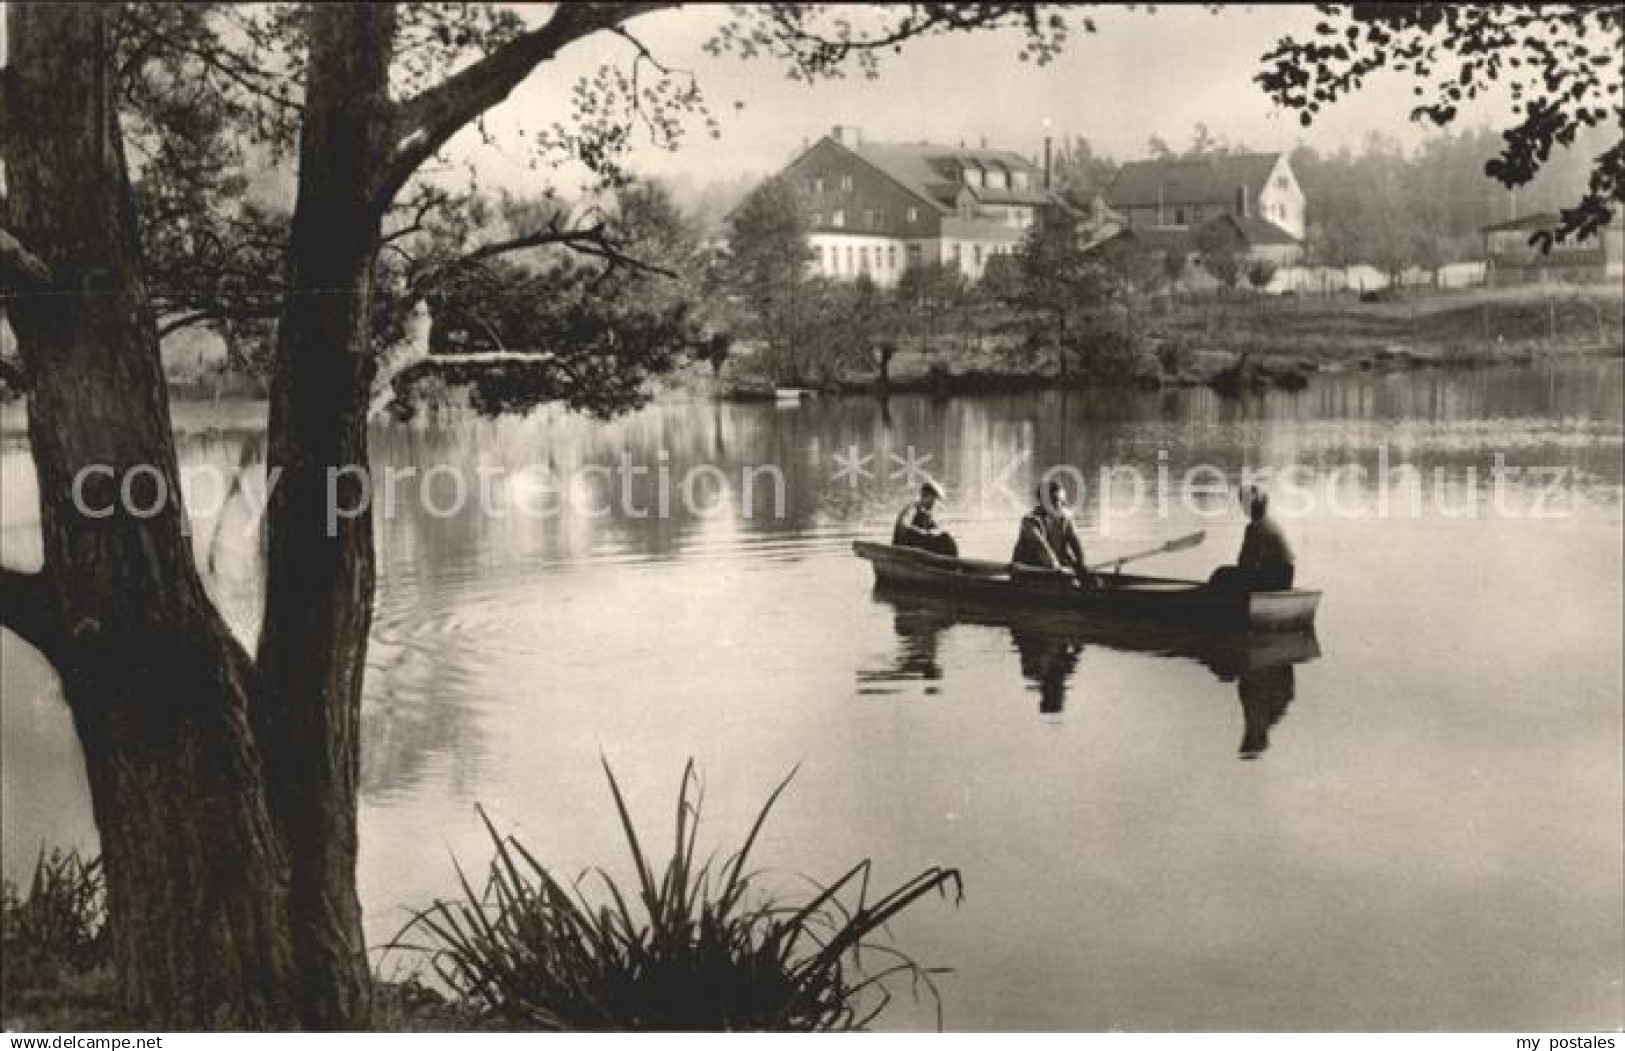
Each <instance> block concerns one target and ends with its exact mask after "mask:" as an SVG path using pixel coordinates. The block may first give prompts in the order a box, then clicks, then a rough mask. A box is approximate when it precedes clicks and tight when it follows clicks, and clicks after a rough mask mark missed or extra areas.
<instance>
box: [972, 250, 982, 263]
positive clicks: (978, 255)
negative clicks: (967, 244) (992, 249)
mask: <svg viewBox="0 0 1625 1051" xmlns="http://www.w3.org/2000/svg"><path fill="white" fill-rule="evenodd" d="M971 259H972V261H973V262H975V263H976V265H977V266H981V265H982V246H981V245H972V246H971Z"/></svg>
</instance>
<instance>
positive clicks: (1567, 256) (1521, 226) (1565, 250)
mask: <svg viewBox="0 0 1625 1051" xmlns="http://www.w3.org/2000/svg"><path fill="white" fill-rule="evenodd" d="M1557 223H1558V216H1557V215H1556V214H1555V213H1553V212H1539V213H1536V214H1534V215H1527V216H1525V217H1523V218H1522V219H1512V220H1509V221H1507V222H1504V223H1495V224H1493V225H1491V226H1486V227H1483V233H1484V259H1485V265H1486V267H1487V274H1486V283H1487V284H1489V285H1491V286H1497V285H1527V284H1544V283H1548V282H1557V281H1568V282H1576V283H1583V282H1587V281H1603V280H1607V279H1609V278H1614V279H1618V278H1620V277H1625V228H1622V227H1621V224H1620V221H1619V219H1618V218H1617V217H1616V218H1615V220H1614V221H1613V222H1611V223H1609V224H1608V225H1607V226H1605V227H1603V229H1602V230H1601V231H1600V232H1599V233H1598V234H1594V235H1593V236H1591V237H1587V238H1585V239H1584V240H1573V239H1571V240H1568V241H1554V242H1552V248H1551V251H1549V252H1542V251H1541V250H1540V248H1539V247H1538V246H1536V245H1532V244H1530V243H1529V238H1530V236H1531V235H1532V234H1534V232H1535V231H1536V230H1551V229H1554V228H1555V227H1556V226H1557Z"/></svg>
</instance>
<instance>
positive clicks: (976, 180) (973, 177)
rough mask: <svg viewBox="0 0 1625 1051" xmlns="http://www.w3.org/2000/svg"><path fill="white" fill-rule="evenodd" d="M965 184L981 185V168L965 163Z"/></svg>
mask: <svg viewBox="0 0 1625 1051" xmlns="http://www.w3.org/2000/svg"><path fill="white" fill-rule="evenodd" d="M965 185H966V186H981V185H982V169H980V168H977V167H974V166H972V165H966V167H965Z"/></svg>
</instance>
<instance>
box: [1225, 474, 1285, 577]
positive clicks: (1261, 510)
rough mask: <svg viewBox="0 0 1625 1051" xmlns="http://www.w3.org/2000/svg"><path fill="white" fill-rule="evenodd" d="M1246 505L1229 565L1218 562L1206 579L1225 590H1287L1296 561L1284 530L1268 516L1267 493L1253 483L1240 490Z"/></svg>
mask: <svg viewBox="0 0 1625 1051" xmlns="http://www.w3.org/2000/svg"><path fill="white" fill-rule="evenodd" d="M1240 496H1241V503H1242V506H1244V507H1246V508H1247V517H1248V518H1249V519H1250V521H1249V522H1248V523H1247V532H1246V534H1245V535H1244V536H1243V537H1242V541H1241V552H1240V553H1239V554H1238V555H1237V556H1236V564H1235V565H1233V566H1220V567H1219V568H1218V569H1216V570H1214V571H1213V576H1212V577H1210V578H1209V579H1208V583H1209V584H1210V585H1211V586H1213V587H1215V588H1218V589H1220V590H1226V591H1290V590H1291V589H1292V581H1293V579H1294V578H1295V577H1296V576H1297V564H1296V560H1295V558H1294V556H1293V554H1292V545H1291V544H1289V543H1288V542H1287V539H1286V532H1285V531H1284V530H1282V529H1281V526H1280V524H1279V523H1278V522H1276V521H1275V519H1274V518H1271V517H1270V514H1269V507H1270V498H1269V494H1267V493H1265V492H1264V491H1263V490H1262V489H1260V488H1258V487H1257V486H1256V485H1250V486H1248V487H1246V488H1245V489H1243V490H1242V491H1241V494H1240Z"/></svg>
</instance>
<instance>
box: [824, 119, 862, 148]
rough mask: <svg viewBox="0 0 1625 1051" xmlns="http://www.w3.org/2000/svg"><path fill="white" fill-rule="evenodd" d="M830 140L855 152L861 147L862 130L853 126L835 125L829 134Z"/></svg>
mask: <svg viewBox="0 0 1625 1051" xmlns="http://www.w3.org/2000/svg"><path fill="white" fill-rule="evenodd" d="M830 138H832V139H834V140H835V141H836V142H838V143H840V144H841V145H842V146H845V147H846V148H847V149H849V150H855V149H857V148H858V147H859V146H861V145H863V129H862V128H859V127H858V126H857V125H855V124H837V125H835V129H834V130H833V131H831V132H830Z"/></svg>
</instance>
